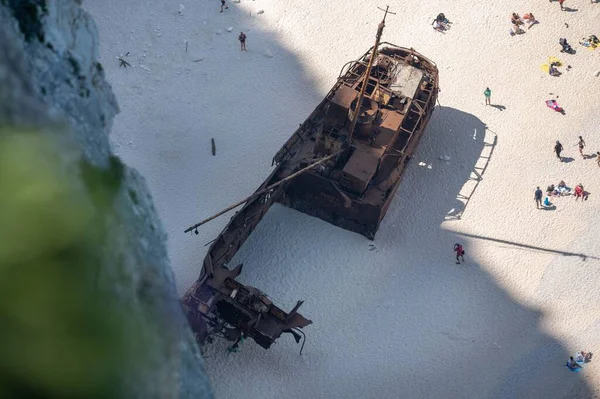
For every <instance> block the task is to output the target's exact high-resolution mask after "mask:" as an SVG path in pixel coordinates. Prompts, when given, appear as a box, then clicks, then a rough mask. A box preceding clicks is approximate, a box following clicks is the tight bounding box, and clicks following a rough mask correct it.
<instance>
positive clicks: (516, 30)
mask: <svg viewBox="0 0 600 399" xmlns="http://www.w3.org/2000/svg"><path fill="white" fill-rule="evenodd" d="M521 33H525V31H524V30H523V29H521V28H520V27H519V25H517V24H513V26H512V29H511V30H510V34H511V36H514V35H520V34H521Z"/></svg>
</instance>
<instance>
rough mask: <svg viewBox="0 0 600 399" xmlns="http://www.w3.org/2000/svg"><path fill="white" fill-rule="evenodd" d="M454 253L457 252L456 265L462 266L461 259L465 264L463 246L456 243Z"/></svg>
mask: <svg viewBox="0 0 600 399" xmlns="http://www.w3.org/2000/svg"><path fill="white" fill-rule="evenodd" d="M454 252H456V264H457V265H459V264H460V260H459V258H460V259H462V261H463V263H464V262H465V250H464V249H463V247H462V245H460V244H458V243H456V244H454Z"/></svg>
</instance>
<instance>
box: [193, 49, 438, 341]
mask: <svg viewBox="0 0 600 399" xmlns="http://www.w3.org/2000/svg"><path fill="white" fill-rule="evenodd" d="M372 55H376V57H372ZM370 58H376V60H375V63H374V67H373V70H372V72H371V73H369V74H368V76H367V71H369V68H366V63H367V61H368V60H369V59H370ZM363 85H366V87H365V90H364V91H365V92H366V93H367V95H366V96H365V97H364V99H363V100H362V101H361V104H360V106H359V105H358V102H359V100H360V97H359V95H358V92H359V91H361V89H362V87H363ZM437 93H438V71H437V67H436V66H435V64H434V63H433V62H431V61H430V60H428V59H427V58H425V57H423V56H422V55H421V54H419V53H417V52H416V51H414V50H413V49H406V48H401V47H397V46H394V45H391V44H389V43H383V44H382V45H381V46H380V48H378V49H377V51H374V49H373V48H371V49H370V50H369V51H368V52H367V53H365V54H364V55H363V56H362V57H361V58H360V59H359V60H357V61H353V62H351V63H349V64H347V65H346V66H345V67H344V68H343V70H342V73H341V74H340V77H339V78H338V80H337V82H336V83H335V85H334V87H333V88H332V89H331V91H330V92H329V93H328V94H327V96H326V97H325V98H324V99H323V101H322V102H321V103H320V104H319V105H318V106H317V108H316V109H315V110H314V111H313V112H312V113H311V115H310V116H309V117H308V118H307V119H306V120H305V122H304V123H302V124H301V125H300V127H299V128H298V129H297V130H296V131H295V132H294V134H293V135H292V136H291V137H290V139H288V141H287V142H286V143H285V144H284V145H283V146H282V148H281V149H280V150H279V152H278V153H277V154H276V155H275V157H274V158H273V164H276V167H275V168H274V170H273V172H272V173H271V174H270V175H269V177H268V178H267V179H266V180H265V181H264V182H263V183H262V184H261V186H260V187H259V188H258V189H257V190H256V192H255V194H256V195H255V196H252V197H251V199H249V200H247V202H245V204H244V205H243V207H242V208H241V209H240V210H239V211H238V212H236V213H235V215H234V216H233V217H232V218H231V220H230V221H229V223H228V224H227V226H226V227H225V229H224V230H223V231H222V232H221V234H219V236H218V237H217V238H216V239H215V240H214V242H213V243H212V244H211V246H210V248H209V251H208V253H207V255H206V257H205V259H204V262H203V265H202V271H201V274H200V278H199V279H198V281H197V282H196V283H195V284H194V285H193V286H192V287H191V288H190V289H189V290H188V292H187V293H186V294H185V295H184V298H183V300H182V302H183V305H184V308H185V310H186V313H187V316H188V320H189V321H190V325H191V326H192V330H193V331H194V333H195V335H196V338H197V339H198V341H199V343H200V344H201V345H204V344H207V343H210V342H212V340H213V337H214V336H220V337H223V338H226V339H228V340H230V341H234V342H236V344H237V342H239V340H240V339H241V338H242V337H249V338H252V339H254V340H255V341H256V342H257V343H258V344H259V345H261V346H262V347H264V348H269V347H270V346H271V345H272V343H273V342H274V341H275V340H276V339H277V338H278V337H279V336H281V334H282V333H284V332H285V333H290V334H292V335H293V336H294V338H295V339H296V341H297V342H298V341H299V340H300V337H301V334H303V333H302V332H301V331H300V330H298V329H299V328H302V327H305V326H307V325H309V324H311V323H312V322H311V321H310V320H308V319H306V318H305V317H303V316H302V315H300V314H299V313H298V308H299V307H300V306H301V305H302V301H298V303H297V304H296V306H295V307H294V308H293V309H292V310H291V311H290V312H289V313H286V312H285V311H283V310H282V309H281V308H279V307H278V306H276V305H275V304H273V302H272V301H271V300H270V299H269V298H268V297H267V295H265V294H264V293H262V292H261V291H260V290H258V289H256V288H254V287H250V286H245V285H243V284H241V283H239V282H238V281H236V278H237V277H238V276H239V274H240V273H241V270H242V265H236V266H235V267H234V268H232V269H229V268H228V263H229V262H230V261H231V260H232V259H233V257H234V255H235V254H236V252H237V251H238V250H239V249H240V247H241V246H242V245H243V244H244V242H245V241H246V239H247V238H248V237H249V236H250V234H251V233H252V232H253V231H254V229H255V228H256V226H257V225H258V224H259V223H260V221H261V219H262V218H263V217H264V215H265V214H266V213H267V211H268V209H269V208H270V207H271V206H272V204H273V203H275V202H279V203H281V204H283V205H286V206H288V207H291V208H294V209H296V210H299V211H301V212H303V213H306V214H308V215H311V216H315V217H318V218H320V219H322V220H325V221H327V222H329V223H331V224H334V225H336V226H339V227H341V228H344V229H347V230H350V231H354V232H357V233H359V234H362V235H364V236H366V237H367V238H369V239H373V238H374V237H375V234H376V232H377V230H378V228H379V226H380V223H381V221H382V220H383V218H384V217H385V215H386V213H387V211H388V209H389V207H390V204H391V203H392V201H393V198H394V196H395V193H396V191H397V190H398V187H399V185H400V182H401V179H402V176H403V172H404V170H405V167H406V164H407V163H408V161H409V160H410V157H411V156H412V154H413V153H414V151H415V149H416V147H417V144H418V142H419V140H420V138H421V136H422V134H423V132H424V130H425V128H426V125H427V122H428V121H429V118H430V116H431V114H432V112H433V110H434V106H435V103H436V99H437ZM355 112H358V115H356V114H355ZM354 117H356V120H357V121H358V123H357V125H356V133H355V135H354V137H353V136H352V132H351V131H352V128H351V127H350V123H349V122H350V121H351V120H352V119H353V118H354ZM319 160H322V161H323V162H322V163H321V162H320V161H319ZM325 161H326V162H325ZM315 162H317V163H319V164H318V165H317V166H314V167H313V166H311V165H313V164H315ZM304 168H308V169H309V171H307V172H305V173H302V174H298V175H297V176H295V177H293V175H294V174H296V173H297V172H298V171H301V170H303V169H304ZM292 177H293V178H292ZM287 178H290V180H289V181H285V182H284V183H282V184H280V185H278V186H277V187H276V188H273V189H270V187H271V186H272V185H274V184H276V183H278V182H282V180H283V179H287ZM234 346H235V344H234Z"/></svg>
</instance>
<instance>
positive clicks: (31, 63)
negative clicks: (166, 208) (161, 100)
mask: <svg viewBox="0 0 600 399" xmlns="http://www.w3.org/2000/svg"><path fill="white" fill-rule="evenodd" d="M80 3H81V1H78V0H53V1H46V0H0V38H1V39H0V143H4V144H6V142H10V143H11V145H12V146H13V147H7V146H4V147H3V148H4V149H5V150H6V148H10V150H7V151H9V152H7V153H6V154H15V156H14V157H12V159H9V158H10V157H8V156H6V154H5V157H4V161H5V163H6V162H8V160H10V162H9V163H8V165H7V164H5V165H3V168H4V170H3V171H0V183H4V184H9V183H11V182H13V183H14V182H15V181H17V182H18V184H20V185H17V186H16V188H15V187H12V188H10V191H6V190H7V188H6V187H0V191H4V193H3V194H1V195H2V196H3V198H2V199H3V200H4V201H5V202H6V203H5V204H4V205H5V206H6V207H10V206H16V207H17V208H18V209H17V210H15V211H11V210H10V209H5V210H4V211H5V212H12V215H13V216H14V217H13V218H12V219H14V220H13V221H12V223H13V224H12V225H10V224H9V223H4V222H5V221H3V223H4V231H2V230H1V229H0V238H1V239H7V237H9V238H10V239H13V240H19V241H14V242H15V243H17V245H12V246H11V247H10V248H0V273H4V274H3V275H4V276H11V279H18V277H15V276H19V274H18V271H19V270H20V271H21V272H22V273H28V272H29V275H28V278H26V279H24V280H23V281H21V283H22V284H23V285H22V287H21V286H19V285H18V284H17V283H18V281H11V282H10V283H11V284H13V288H14V294H15V295H17V297H18V298H17V299H15V300H14V301H15V302H14V304H12V303H9V302H10V301H12V297H11V298H9V299H7V298H6V297H1V298H2V300H3V301H4V303H2V304H0V305H2V306H0V323H2V329H3V331H2V332H3V333H4V334H5V336H6V337H9V338H10V339H16V340H18V339H23V340H24V339H26V338H28V339H30V342H35V345H37V346H35V347H36V348H37V349H36V350H35V351H34V350H30V351H29V352H27V351H23V352H21V350H24V349H25V348H19V352H18V353H21V355H20V356H19V362H20V363H19V364H20V365H21V366H23V367H24V368H23V369H21V368H19V367H18V366H17V365H16V364H14V363H13V364H11V363H10V362H11V361H12V360H11V359H12V358H11V357H10V356H9V355H7V353H8V354H10V353H12V352H10V351H11V350H13V351H14V350H16V349H14V348H9V347H8V343H7V342H4V343H0V358H2V359H0V363H4V367H0V370H2V369H5V370H10V372H11V373H14V375H13V374H11V375H10V376H6V375H1V374H2V373H1V372H0V396H2V397H11V396H14V395H16V394H17V393H19V394H20V395H21V397H24V396H22V395H23V394H24V393H27V392H28V390H29V389H34V388H33V387H30V386H29V385H28V384H33V385H34V386H35V389H36V390H37V391H36V392H34V391H31V392H29V393H30V394H29V395H27V396H28V397H54V396H55V395H56V397H78V395H79V394H82V392H84V391H81V389H83V388H82V386H83V385H84V384H85V382H84V381H81V379H80V378H79V379H78V380H77V381H76V382H74V384H79V385H82V386H77V387H75V386H74V385H73V387H74V391H73V392H68V389H69V386H70V385H69V384H71V382H69V380H68V377H69V376H73V377H76V376H77V375H78V374H77V373H82V371H81V370H78V367H79V368H81V367H86V366H87V365H88V364H87V363H83V364H79V363H78V359H79V354H78V353H74V354H72V355H73V356H72V358H71V357H69V356H66V355H65V358H66V360H69V361H70V362H71V363H69V367H71V369H69V368H67V367H63V366H64V365H63V364H62V363H61V362H63V361H66V360H65V359H61V358H60V356H55V355H51V354H52V353H54V352H55V351H58V350H59V348H60V347H59V346H57V345H58V344H56V342H54V341H52V340H53V339H54V338H56V337H59V336H63V335H64V336H65V337H69V335H68V334H69V333H73V334H76V332H75V331H69V330H68V328H67V326H66V325H65V328H64V331H63V330H61V329H60V328H59V329H58V330H57V331H59V330H60V331H59V332H56V337H55V336H54V335H52V334H50V333H49V332H48V331H46V330H43V329H44V328H45V327H44V326H48V325H51V324H52V322H56V320H54V319H52V317H51V316H49V315H48V312H49V311H51V309H52V307H51V304H49V303H48V301H50V300H51V299H49V298H52V290H53V289H54V288H56V290H57V291H59V290H61V289H63V290H69V292H68V294H69V295H71V294H73V295H75V293H74V292H72V291H77V290H73V288H72V287H88V284H89V283H90V281H88V280H90V278H89V274H90V273H92V274H94V278H93V279H92V280H93V281H91V283H90V284H91V285H89V287H96V288H97V291H98V293H99V295H102V294H106V293H108V296H107V297H106V298H110V299H107V302H106V306H105V307H104V309H105V310H107V309H108V310H111V309H112V311H114V313H113V314H112V315H111V314H108V317H109V318H111V321H112V322H114V321H115V320H125V321H126V322H125V323H123V325H121V324H118V326H117V327H116V328H117V329H118V328H121V330H120V334H121V335H123V336H125V337H124V339H123V340H120V341H119V342H120V343H121V344H123V345H125V346H124V347H126V348H129V347H135V346H136V345H137V346H138V347H137V348H135V349H132V350H131V354H139V356H137V355H136V356H132V358H131V359H127V360H126V361H123V363H117V364H114V365H113V364H110V363H107V364H105V365H104V366H106V367H107V369H110V368H111V367H113V368H115V369H116V370H117V373H116V374H118V376H119V378H120V379H121V380H122V381H121V382H122V384H121V385H119V392H116V393H115V392H111V393H110V394H109V393H107V394H106V395H105V396H107V397H109V396H110V397H114V396H115V395H117V396H120V397H139V398H188V397H189V398H210V397H212V394H211V392H210V387H209V383H208V378H207V376H206V374H205V371H204V365H203V359H202V357H201V355H200V352H199V350H198V347H197V345H196V343H195V341H194V339H193V337H192V335H191V333H190V331H189V329H188V327H187V323H186V321H185V318H184V316H183V313H182V311H181V308H180V305H179V299H178V296H177V293H176V291H175V286H174V279H173V275H172V272H171V268H170V263H169V258H168V255H167V252H166V234H165V233H164V230H163V228H162V225H161V223H160V220H159V219H158V217H157V215H156V211H155V209H154V206H153V204H152V199H151V197H150V194H149V192H148V190H147V188H146V184H145V182H144V179H143V178H142V177H141V176H140V175H139V174H138V173H137V171H135V170H134V169H131V168H128V167H127V166H124V165H123V164H122V163H121V162H120V160H119V159H118V158H116V157H115V156H113V155H112V154H111V153H110V146H109V139H108V134H109V132H110V128H111V125H112V120H113V117H114V115H115V114H116V113H117V112H118V105H117V101H116V99H115V97H114V95H113V93H112V91H111V88H110V86H109V85H108V83H107V82H106V81H105V79H104V72H103V68H102V65H101V64H100V63H98V62H97V58H98V57H97V56H98V40H99V39H98V34H97V31H96V27H95V25H94V22H93V21H92V19H91V18H90V17H89V16H88V15H87V14H86V13H85V12H84V11H83V10H82V9H81V7H80ZM22 135H30V136H31V137H38V138H40V139H42V141H43V142H44V143H46V144H42V145H38V144H33V147H35V148H34V149H33V150H32V149H25V150H23V154H25V155H23V156H21V155H20V152H19V153H15V151H19V150H15V149H14V148H17V149H19V148H25V147H27V146H29V145H31V143H38V141H39V140H33V141H31V140H24V141H21V140H14V138H15V137H21V136H22ZM11 137H12V139H11ZM28 137H29V136H28ZM3 140H4V141H3ZM47 143H50V144H47ZM37 147H40V148H37ZM28 157H29V158H28ZM33 160H35V162H34V161H33ZM55 161H56V162H57V163H58V165H55ZM20 162H22V163H23V164H22V165H21V164H20ZM13 168H14V169H13ZM31 170H34V171H37V170H39V171H40V172H44V173H41V174H40V176H39V177H38V179H37V180H36V177H35V176H33V175H32V174H31V173H30V172H31ZM8 171H15V172H18V173H16V174H15V177H12V175H9V174H8ZM26 172H27V173H26ZM48 176H53V177H52V178H50V177H48ZM54 178H56V180H57V181H59V182H63V183H59V182H57V183H56V184H54V181H53V180H50V181H49V179H54ZM15 179H18V180H15ZM90 181H91V182H92V183H90ZM7 182H8V183H7ZM43 182H46V186H44V183H43ZM64 182H68V183H64ZM61 184H62V185H61ZM65 184H66V186H64V185H65ZM25 186H27V187H31V190H21V189H22V188H23V187H25ZM63 186H64V187H63ZM98 187H100V188H98ZM35 189H40V190H41V191H39V193H38V194H35V193H34V192H32V190H34V191H35ZM42 189H43V190H42ZM49 190H50V191H52V190H55V191H56V194H54V191H52V192H53V194H52V195H55V196H51V195H50V194H48V191H49ZM21 191H22V192H21ZM7 193H8V194H7ZM65 193H73V194H72V196H74V197H76V198H79V197H78V196H79V195H81V198H80V199H78V200H77V201H76V200H75V199H74V201H75V202H74V204H73V205H69V206H70V207H76V208H77V207H79V206H82V207H83V208H82V209H88V208H89V209H91V210H92V211H85V212H84V214H85V215H88V214H89V215H91V216H90V217H89V218H87V216H86V217H83V216H81V217H79V219H77V221H78V222H77V223H75V222H73V221H69V216H68V215H69V213H70V212H69V209H70V208H66V207H67V205H65V201H64V200H61V199H60V198H61V195H63V196H64V195H65ZM9 194H15V195H16V194H19V195H25V196H26V198H27V200H26V201H25V200H23V201H21V200H19V201H12V202H11V199H13V200H14V198H13V197H14V196H12V197H11V195H9ZM69 195H71V194H69ZM32 198H33V199H32ZM63 198H66V197H63ZM17 199H18V198H17ZM34 200H36V201H37V200H39V201H37V202H39V204H38V205H39V206H40V209H31V210H29V209H27V208H26V206H29V204H30V202H31V201H33V202H31V203H36V201H34ZM27 201H30V202H27ZM52 201H55V203H56V205H57V208H56V210H54V205H53V204H54V203H53V202H52ZM0 202H1V201H0ZM67 202H68V201H67ZM7 204H8V205H7ZM86 204H87V205H86ZM84 205H85V206H84ZM86 207H87V208H86ZM77 209H79V208H77ZM15 212H16V213H15ZM19 212H20V213H19ZM61 212H63V213H64V214H63V213H61ZM65 212H66V213H65ZM82 212H83V211H82ZM86 212H87V213H86ZM90 212H91V213H90ZM74 213H75V212H74ZM21 214H22V215H26V216H22V217H21V216H20V215H21ZM10 215H11V214H9V213H6V215H5V216H7V217H8V216H10ZM48 215H50V216H52V217H50V216H48ZM78 215H79V214H78ZM17 216H18V217H17ZM48 220H51V221H54V222H53V225H52V226H48V225H44V224H43V223H44V222H45V221H48ZM71 222H73V223H71ZM92 222H93V223H92ZM86 223H87V224H86ZM9 228H10V229H11V230H10V231H9V232H8V233H7V229H9ZM64 229H66V230H68V232H69V233H68V234H67V233H64V234H66V235H65V236H64V237H66V238H64V239H63V236H62V235H60V236H58V234H62V233H61V231H62V230H64ZM78 229H80V230H78ZM90 230H93V231H92V232H91V233H90V234H88V233H87V232H88V231H90ZM96 230H97V231H96ZM42 233H43V234H42ZM53 234H56V235H57V236H56V237H54V236H53ZM82 236H85V237H83V238H82ZM88 236H89V237H88ZM44 237H48V240H49V241H47V242H46V241H44V242H43V243H42V244H40V243H38V242H36V241H35V240H44ZM86 237H87V238H86ZM90 237H92V238H93V239H94V240H96V241H93V242H95V244H96V245H92V247H94V248H92V249H90V251H92V252H93V254H92V255H90V254H88V253H86V252H85V251H87V250H88V249H89V248H90V246H89V245H87V244H86V243H88V242H89V240H90V239H92V238H90ZM86 240H87V241H86ZM23 242H25V243H26V245H24V246H23V248H21V247H20V246H19V244H22V243H23ZM4 244H6V245H8V244H7V242H4ZM27 245H31V246H32V248H31V251H28V246H27ZM53 245H56V246H57V247H56V248H54V247H53ZM81 245H83V248H84V249H77V248H79V246H81ZM46 247H47V248H46ZM3 250H4V251H3ZM46 250H47V251H50V252H49V253H47V254H46V253H44V252H43V251H46ZM19 251H20V252H19ZM82 251H83V252H82ZM65 253H67V254H72V253H77V254H78V255H77V256H76V257H75V258H72V259H78V260H77V264H76V265H74V267H76V268H77V269H76V270H77V271H82V270H83V271H87V272H89V273H83V274H81V276H83V277H82V278H84V279H87V280H86V281H85V283H84V284H79V283H77V282H76V281H75V280H74V281H75V283H73V286H71V288H67V287H69V285H66V286H65V285H57V286H56V287H54V286H52V284H53V281H52V280H51V279H50V278H47V279H46V280H45V281H44V282H43V284H42V287H43V290H42V291H44V292H45V296H43V298H45V299H44V301H45V302H43V303H44V306H47V310H46V311H44V312H42V310H41V309H39V310H38V311H39V312H40V314H36V313H35V312H36V310H35V309H36V307H34V306H33V305H31V309H34V310H33V311H32V312H24V311H22V310H23V309H25V308H27V307H26V306H25V305H23V306H25V307H23V306H22V308H23V309H16V310H14V312H15V315H17V316H16V319H14V320H13V321H14V323H13V324H10V323H8V322H7V321H6V320H7V319H4V320H3V317H4V316H5V315H4V314H2V312H3V311H4V312H6V311H8V310H10V309H12V308H11V307H10V306H13V308H14V307H16V306H21V302H19V301H21V300H30V301H33V302H32V303H34V302H35V301H36V300H38V298H37V297H35V295H34V296H33V297H32V296H31V295H21V296H23V297H24V298H20V296H19V295H18V294H19V293H23V292H27V290H29V289H31V290H32V292H39V291H40V290H39V289H38V290H34V287H37V286H36V284H38V283H36V278H37V277H39V276H38V275H37V274H38V273H37V271H36V270H37V269H36V270H30V271H28V270H27V267H30V266H28V265H33V266H31V267H38V268H40V262H43V261H45V260H52V261H56V262H58V263H50V262H49V265H46V266H45V267H44V268H41V269H40V270H41V271H40V273H43V271H44V270H54V269H53V268H54V267H55V266H56V268H57V269H56V270H58V269H60V268H61V267H65V266H73V265H67V264H66V262H68V261H67V260H65V259H71V258H69V257H65V256H66V255H65ZM28 257H31V259H29V258H28ZM96 261H97V262H96ZM28 262H29V263H28ZM95 262H96V263H95ZM2 263H4V264H2ZM96 264H98V265H99V267H98V270H94V269H93V268H94V265H96ZM71 270H73V269H71ZM15 273H17V274H15ZM21 275H22V274H21ZM58 275H60V276H63V275H62V274H58ZM68 275H71V274H70V273H69V274H68ZM72 275H73V276H78V275H79V274H78V273H75V272H74V273H73V274H72ZM0 278H2V275H0ZM73 278H74V279H75V278H76V277H73ZM64 279H65V277H64V276H63V277H61V278H57V282H58V283H60V284H62V283H63V282H64V281H63V280H64ZM4 283H7V282H6V281H5V282H4ZM7 284H8V283H7ZM91 291H94V289H91ZM57 294H58V292H57ZM65 294H67V293H65ZM93 294H94V292H90V290H87V291H86V292H84V293H83V295H85V296H86V298H87V297H88V296H90V295H93ZM100 297H101V296H100ZM61 298H63V296H61ZM65 298H71V297H69V296H68V295H67V296H66V297H64V298H63V299H61V300H63V301H67V303H72V302H76V300H73V299H65ZM98 298H99V297H98ZM98 298H95V299H93V298H91V299H90V298H88V299H89V300H90V301H91V302H89V303H90V304H92V303H97V302H98ZM86 300H87V299H86ZM69 301H70V302H69ZM59 302H60V301H59ZM59 302H57V303H59ZM27 303H28V302H27ZM61 303H62V302H61ZM8 305H10V306H8ZM84 305H85V303H81V304H78V303H73V308H72V309H70V311H73V312H74V314H79V313H77V312H76V310H77V309H78V308H82V309H86V308H85V306H84ZM90 306H92V305H90ZM48 309H49V310H48ZM92 311H93V309H92V308H90V309H89V312H87V313H82V314H81V315H79V316H77V317H82V319H81V320H79V321H78V323H76V324H74V325H76V326H79V327H81V328H83V327H86V328H88V330H86V332H84V333H82V334H86V333H91V335H93V334H94V333H98V334H100V332H99V331H100V330H102V328H100V327H96V328H95V327H93V325H96V324H98V325H101V326H104V325H105V324H103V319H102V317H103V316H102V315H101V314H94V313H93V312H92ZM88 313H89V314H88ZM105 313H106V312H105ZM21 316H22V317H21ZM62 316H64V314H62ZM57 317H58V316H57ZM85 317H92V319H85ZM94 317H95V319H94ZM42 319H43V321H44V322H43V323H42ZM8 320H12V319H8ZM36 320H38V321H40V322H39V324H38V323H37V321H36ZM86 320H87V321H86ZM90 320H92V321H93V323H91V324H90ZM65 323H66V322H65ZM126 325H128V326H126ZM15 326H17V327H15ZM119 326H120V327H119ZM13 327H14V328H15V329H14V330H11V328H13ZM52 328H53V330H52V331H54V327H52ZM15 331H19V332H20V333H19V334H16V333H15ZM23 331H27V332H29V333H31V336H30V337H28V336H24V335H23V334H21V332H23ZM40 334H43V335H42V336H40ZM53 334H54V333H53ZM61 334H62V335H61ZM128 334H129V335H134V336H127V335H128ZM42 338H43V339H42ZM101 338H102V337H100V339H101ZM7 339H8V338H7ZM75 341H77V340H76V339H75V340H74V342H75ZM2 345H5V346H4V348H2ZM43 345H47V347H44V346H43ZM89 346H90V350H91V349H94V348H95V345H94V344H93V343H90V345H89ZM84 347H85V345H84ZM92 347H94V348H92ZM65 348H66V350H73V349H72V348H69V346H68V345H67V346H66V347H65ZM114 348H115V350H116V349H119V350H122V349H123V348H120V347H118V345H115V346H114ZM46 349H47V351H46ZM96 350H99V349H97V348H96ZM123 351H124V352H127V353H129V352H128V349H127V350H125V349H123ZM41 352H44V353H45V355H46V358H44V359H42V360H40V358H38V356H39V357H41V356H42V354H41ZM58 353H60V352H58ZM103 355H104V354H103V353H101V352H99V353H97V354H96V355H94V356H92V357H91V358H92V359H97V360H98V362H100V358H103V359H104V357H106V359H105V360H106V361H107V362H109V361H110V359H112V358H111V357H110V356H104V357H103ZM28 356H31V358H28ZM90 356H91V355H90ZM120 356H121V357H123V356H125V355H123V353H121V354H120ZM0 365H1V364H0ZM36 367H38V368H40V369H41V370H46V371H48V372H49V373H50V375H49V376H48V375H46V377H48V378H47V380H45V379H44V378H46V377H40V376H38V377H35V378H37V379H38V380H39V379H41V380H43V381H45V382H44V383H42V382H39V381H37V380H36V379H35V378H33V377H31V378H30V377H29V376H28V375H27V373H28V372H29V373H34V371H35V370H36ZM120 367H122V370H120V369H119V368H120ZM93 369H94V367H91V370H89V373H88V374H89V375H92V376H93V374H94V373H93ZM46 371H44V373H46ZM21 372H22V373H23V374H22V375H21V374H19V373H21ZM44 373H41V374H40V373H38V374H40V375H45V374H44ZM90 373H91V374H90ZM88 374H86V375H88ZM59 377H60V378H59ZM105 377H106V376H105ZM61 378H62V379H63V380H64V381H65V382H64V384H63V385H62V386H58V385H56V384H57V382H56V381H58V380H60V379H61ZM90 378H92V377H90ZM103 378H104V377H103ZM107 378H108V377H107ZM7 381H12V382H13V385H10V384H9V383H7ZM90 381H91V380H90ZM103 381H104V380H103ZM17 383H18V384H20V385H19V386H16V385H15V384H17ZM53 384H54V385H53ZM90 384H91V383H90ZM92 385H93V384H92ZM92 385H90V386H92ZM53 387H54V388H53ZM55 388H56V389H58V390H57V391H56V392H55V391H52V389H55ZM59 388H60V389H59ZM46 389H48V390H49V391H45V390H46ZM61 389H62V391H61ZM65 389H67V391H64V390H65ZM50 391H52V392H50ZM59 391H60V392H59ZM34 393H35V394H34ZM102 396H103V395H102V394H101V392H96V394H95V395H91V396H88V397H102Z"/></svg>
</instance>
